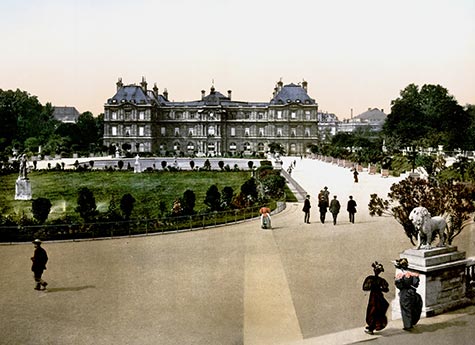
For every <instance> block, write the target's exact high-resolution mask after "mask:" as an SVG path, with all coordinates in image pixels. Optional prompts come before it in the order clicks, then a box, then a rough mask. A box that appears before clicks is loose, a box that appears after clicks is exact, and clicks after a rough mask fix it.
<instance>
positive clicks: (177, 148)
mask: <svg viewBox="0 0 475 345" xmlns="http://www.w3.org/2000/svg"><path fill="white" fill-rule="evenodd" d="M173 150H175V151H180V143H179V142H175V143H174V144H173Z"/></svg>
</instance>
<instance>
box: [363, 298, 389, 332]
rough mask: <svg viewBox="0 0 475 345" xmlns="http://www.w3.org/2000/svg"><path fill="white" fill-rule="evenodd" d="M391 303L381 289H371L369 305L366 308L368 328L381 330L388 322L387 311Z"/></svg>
mask: <svg viewBox="0 0 475 345" xmlns="http://www.w3.org/2000/svg"><path fill="white" fill-rule="evenodd" d="M388 307H389V303H388V301H386V299H385V298H384V296H383V293H382V292H381V291H371V293H370V295H369V301H368V307H367V308H366V323H367V324H368V327H367V328H368V329H369V330H371V331H373V330H376V331H380V330H382V329H383V328H384V327H386V325H387V324H388V318H387V317H386V311H387V310H388Z"/></svg>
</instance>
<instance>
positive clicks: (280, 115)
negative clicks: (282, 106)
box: [277, 110, 282, 119]
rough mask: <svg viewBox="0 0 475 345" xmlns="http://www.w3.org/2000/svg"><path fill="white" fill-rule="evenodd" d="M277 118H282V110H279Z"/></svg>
mask: <svg viewBox="0 0 475 345" xmlns="http://www.w3.org/2000/svg"><path fill="white" fill-rule="evenodd" d="M277 118H278V119H281V118H282V110H277Z"/></svg>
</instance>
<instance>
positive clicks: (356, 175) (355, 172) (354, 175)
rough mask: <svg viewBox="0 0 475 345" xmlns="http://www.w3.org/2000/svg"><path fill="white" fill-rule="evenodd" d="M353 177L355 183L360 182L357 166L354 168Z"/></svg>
mask: <svg viewBox="0 0 475 345" xmlns="http://www.w3.org/2000/svg"><path fill="white" fill-rule="evenodd" d="M353 179H354V180H355V183H358V170H356V168H354V169H353Z"/></svg>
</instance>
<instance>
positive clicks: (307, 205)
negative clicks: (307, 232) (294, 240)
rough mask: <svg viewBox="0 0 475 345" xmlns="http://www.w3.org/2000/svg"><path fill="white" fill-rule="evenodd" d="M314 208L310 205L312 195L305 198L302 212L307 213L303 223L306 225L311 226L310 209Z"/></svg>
mask: <svg viewBox="0 0 475 345" xmlns="http://www.w3.org/2000/svg"><path fill="white" fill-rule="evenodd" d="M311 207H312V206H311V205H310V195H307V197H306V198H305V201H304V202H303V208H302V211H303V212H304V213H305V215H304V217H303V222H304V223H305V224H310V208H311Z"/></svg>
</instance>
